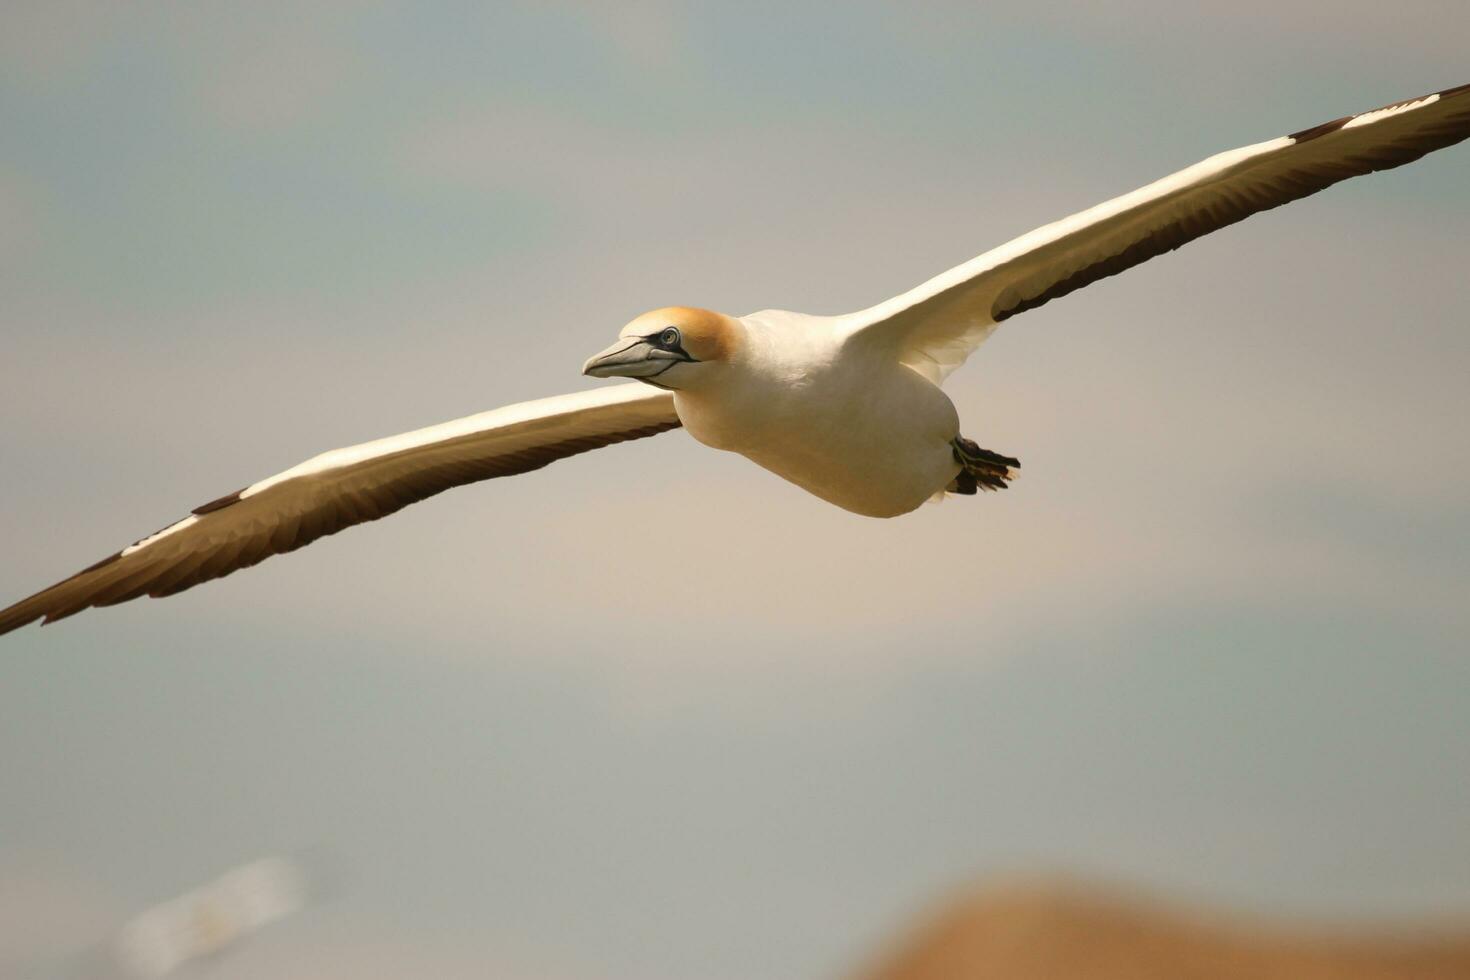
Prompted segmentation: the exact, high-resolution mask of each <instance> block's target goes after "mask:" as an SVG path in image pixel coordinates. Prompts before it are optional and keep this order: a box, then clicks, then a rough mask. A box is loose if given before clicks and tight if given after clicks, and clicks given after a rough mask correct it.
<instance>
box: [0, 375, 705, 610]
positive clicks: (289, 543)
mask: <svg viewBox="0 0 1470 980" xmlns="http://www.w3.org/2000/svg"><path fill="white" fill-rule="evenodd" d="M678 425H679V417H678V415H677V414H676V413H675V411H674V399H673V396H672V395H671V394H669V393H668V392H664V391H657V390H654V389H650V388H648V387H646V386H644V385H639V384H628V385H615V386H611V387H606V388H598V389H595V390H593V391H585V392H578V393H576V394H572V395H562V396H559V397H556V398H544V399H541V400H538V401H532V402H522V403H521V404H518V405H509V406H507V407H505V408H499V409H495V410H494V411H490V412H483V413H481V414H479V415H471V416H468V417H466V418H462V419H457V420H455V421H453V422H445V423H444V424H442V425H436V426H431V427H429V428H427V429H419V430H417V431H415V432H408V433H404V434H403V435H399V436H392V437H389V438H387V439H379V440H376V441H374V442H366V443H363V444H361V445H358V446H350V447H348V448H345V449H336V450H333V451H331V452H328V453H323V454H321V455H320V456H317V457H315V458H313V459H310V460H308V461H306V462H305V463H302V464H301V465H300V466H295V467H293V468H291V469H289V470H286V471H285V472H284V473H278V474H276V475H275V476H273V477H270V478H268V479H265V480H261V481H260V482H258V483H254V484H252V485H250V486H248V487H246V488H245V489H243V490H240V491H237V492H236V493H232V494H229V495H227V496H224V497H221V498H219V499H218V500H214V501H211V502H209V503H207V504H204V505H203V506H200V507H197V508H195V509H194V511H193V513H191V514H190V515H189V516H188V517H185V518H184V519H183V520H181V521H178V522H176V523H174V524H171V525H169V526H168V527H166V528H164V529H163V530H161V531H158V532H157V533H155V534H152V535H149V536H148V537H146V538H143V539H142V540H140V541H138V542H136V543H135V544H132V545H129V546H128V547H126V548H124V549H123V550H122V551H119V552H118V553H117V554H115V555H112V556H110V557H108V558H105V559H103V560H102V561H100V562H98V563H97V564H95V565H92V566H91V567H89V568H86V569H84V570H82V571H80V572H78V573H77V574H75V575H73V576H72V577H71V578H68V579H66V580H65V581H62V582H59V583H57V584H56V585H53V586H51V587H50V588H49V589H45V590H44V591H41V592H38V593H36V594H35V595H33V596H31V597H30V598H28V599H24V600H22V601H20V602H18V603H16V604H15V605H13V606H11V607H10V608H8V609H5V610H0V633H6V632H9V631H10V630H13V629H16V628H17V627H20V626H24V625H25V624H27V623H30V622H32V621H34V620H36V619H44V621H45V622H48V623H49V622H52V621H54V620H57V619H61V618H63V617H66V616H70V615H72V614H74V613H78V612H81V611H82V610H83V609H86V608H88V607H89V606H110V605H113V604H115V603H119V602H125V601H127V600H128V599H135V598H137V597H138V596H142V595H150V596H166V595H173V594H174V593H175V592H182V591H183V590H185V589H187V588H190V587H191V586H194V585H198V584H199V583H200V582H206V581H208V580H210V579H214V578H220V577H221V576H224V575H228V574H230V573H231V572H233V571H235V570H236V569H240V568H246V567H248V566H250V565H254V564H256V563H257V562H259V561H262V560H264V559H266V558H269V557H270V556H271V555H275V554H280V553H282V552H286V551H294V550H296V549H297V548H300V547H301V546H303V545H306V544H310V543H311V542H312V541H315V540H316V539H317V538H320V537H322V536H324V535H327V534H335V533H336V532H337V531H340V530H342V529H343V528H345V527H350V526H352V525H353V524H361V523H363V522H365V521H372V520H377V519H378V518H380V517H385V516H387V515H388V514H391V513H393V512H394V511H396V510H399V509H400V508H402V507H406V506H408V505H409V504H411V503H415V502H417V501H420V500H424V499H425V498H427V497H432V496H434V495H435V494H437V493H441V492H443V491H445V490H448V489H449V488H451V487H457V486H460V485H462V484H466V483H474V482H476V481H479V480H489V479H492V478H494V477H497V476H511V475H512V474H516V473H525V472H528V471H530V470H535V469H540V468H541V467H543V466H546V465H547V464H548V463H551V462H554V461H555V460H558V459H563V458H565V457H567V456H575V455H577V454H578V453H584V452H587V451H588V450H591V449H598V448H600V447H602V446H608V445H611V444H613V443H616V442H624V441H626V440H629V439H641V438H643V437H645V436H651V435H654V434H655V433H659V432H664V431H666V430H668V429H673V428H677V427H678Z"/></svg>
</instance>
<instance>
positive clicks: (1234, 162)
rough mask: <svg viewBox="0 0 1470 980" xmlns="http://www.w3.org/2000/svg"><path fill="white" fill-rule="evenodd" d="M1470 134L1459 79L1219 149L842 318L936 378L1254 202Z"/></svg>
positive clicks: (1399, 161) (853, 335)
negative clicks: (999, 334) (1050, 308)
mask: <svg viewBox="0 0 1470 980" xmlns="http://www.w3.org/2000/svg"><path fill="white" fill-rule="evenodd" d="M1466 138H1470V85H1461V86H1459V87H1458V88H1452V89H1446V90H1445V91H1443V92H1436V93H1434V94H1432V95H1427V96H1425V97H1423V98H1420V99H1411V100H1409V101H1407V102H1399V103H1395V104H1394V105H1390V106H1384V107H1383V108H1382V109H1375V110H1373V111H1371V112H1364V113H1360V114H1358V115H1356V116H1347V117H1344V118H1342V119H1336V120H1333V121H1332V122H1329V123H1323V124H1322V125H1320V126H1313V127H1312V128H1311V129H1305V130H1302V131H1301V132H1299V133H1293V134H1292V135H1290V136H1283V137H1281V138H1279V139H1274V140H1269V141H1267V142H1265V143H1257V144H1256V145H1254V146H1247V147H1242V148H1241V149H1238V150H1231V151H1229V152H1226V153H1220V154H1217V155H1215V156H1212V157H1210V158H1209V159H1208V160H1205V161H1203V162H1201V163H1197V164H1195V165H1194V166H1192V167H1189V168H1187V169H1185V170H1181V171H1179V172H1178V173H1176V174H1173V175H1171V176H1168V177H1165V178H1164V179H1162V180H1159V181H1155V182H1154V183H1152V184H1149V185H1148V186H1147V187H1143V188H1140V189H1138V190H1136V191H1134V192H1133V193H1131V194H1125V195H1123V196H1122V197H1117V198H1114V199H1113V200H1111V201H1107V202H1105V203H1103V204H1099V205H1098V206H1097V207H1094V208H1091V209H1089V210H1087V211H1082V212H1080V213H1078V214H1074V215H1072V216H1071V217H1070V218H1064V219H1062V220H1061V221H1057V222H1054V223H1053V224H1049V225H1045V226H1043V227H1041V228H1038V229H1036V230H1035V231H1033V232H1031V233H1029V234H1026V235H1022V236H1021V237H1020V238H1017V239H1015V240H1013V241H1011V242H1008V243H1006V244H1005V245H1002V246H1001V247H999V248H997V249H994V250H992V251H990V252H986V253H985V254H984V255H981V256H980V257H979V258H976V259H972V260H971V261H969V262H966V263H965V264H964V265H960V266H956V267H955V268H953V269H950V270H949V271H948V272H945V273H943V274H941V275H939V276H936V277H935V278H933V279H931V280H929V281H928V282H926V283H924V284H923V285H921V286H918V287H916V288H914V289H911V290H909V291H908V292H906V293H904V294H902V295H900V296H896V297H894V298H893V299H891V300H888V301H887V302H885V303H881V304H879V305H878V306H875V307H872V308H871V309H868V310H864V311H862V312H861V313H854V314H851V315H850V316H847V317H843V318H842V320H843V321H844V324H843V326H844V330H845V332H846V333H847V334H848V336H849V338H850V339H851V340H853V341H856V342H859V343H874V344H879V345H883V346H885V347H886V348H888V349H891V350H893V351H895V352H896V353H897V355H898V359H899V360H900V361H902V362H903V363H905V364H908V365H909V366H910V367H912V368H914V369H915V370H916V371H918V372H919V373H920V374H923V375H924V376H925V377H928V378H929V379H930V380H932V381H934V382H935V383H938V382H940V381H942V380H943V379H944V377H945V375H947V374H948V373H949V372H950V371H952V370H954V369H955V368H956V367H958V366H959V365H960V364H962V363H963V362H964V360H965V358H966V357H967V356H969V354H970V352H971V351H973V350H974V349H975V348H976V347H978V346H979V345H980V343H981V342H982V341H983V340H984V339H985V338H986V337H987V336H989V334H990V332H991V331H992V330H994V329H995V325H996V324H997V323H999V322H1000V321H1002V320H1005V319H1006V318H1008V317H1011V316H1015V315H1016V314H1017V313H1021V312H1023V311H1025V310H1030V309H1034V308H1036V307H1038V306H1040V305H1041V304H1043V303H1045V302H1047V301H1049V300H1053V299H1056V298H1057V297H1058V296H1065V295H1067V294H1068V293H1070V292H1072V291H1073V290H1074V289H1080V288H1081V287H1083V286H1086V285H1087V284H1088V283H1091V282H1095V281H1097V280H1098V279H1101V278H1103V277H1105V276H1112V275H1116V274H1118V273H1119V272H1122V271H1123V270H1124V269H1129V268H1131V267H1133V266H1135V265H1138V264H1139V263H1140V262H1145V261H1147V260H1148V259H1151V258H1153V257H1154V256H1156V255H1161V254H1163V253H1164V252H1168V251H1172V250H1173V249H1176V248H1178V247H1179V246H1181V245H1183V244H1184V243H1185V242H1189V241H1193V240H1194V239H1196V238H1199V237H1200V236H1201V235H1207V234H1209V233H1210V232H1212V231H1215V230H1217V229H1219V228H1223V227H1225V226H1226V225H1229V224H1234V223H1235V222H1237V221H1240V220H1241V219H1243V218H1247V217H1249V216H1250V215H1252V214H1255V213H1256V212H1257V211H1265V210H1268V209H1270V208H1274V207H1279V206H1281V205H1283V204H1286V203H1288V202H1289V201H1295V200H1297V199H1298V198H1302V197H1306V196H1307V195H1308V194H1315V193H1316V192H1317V191H1320V190H1322V189H1323V188H1325V187H1329V186H1331V185H1332V184H1335V183H1337V182H1338V181H1340V180H1346V179H1347V178H1349V177H1356V176H1358V175H1360V174H1366V173H1371V172H1373V171H1375V170H1388V169H1390V168H1392V167H1398V166H1402V165H1403V164H1405V163H1409V162H1411V161H1413V160H1417V159H1419V158H1420V157H1422V156H1423V155H1424V154H1426V153H1429V152H1430V151H1432V150H1438V149H1441V148H1442V147H1446V146H1450V145H1452V144H1455V143H1458V142H1460V141H1461V140H1464V139H1466Z"/></svg>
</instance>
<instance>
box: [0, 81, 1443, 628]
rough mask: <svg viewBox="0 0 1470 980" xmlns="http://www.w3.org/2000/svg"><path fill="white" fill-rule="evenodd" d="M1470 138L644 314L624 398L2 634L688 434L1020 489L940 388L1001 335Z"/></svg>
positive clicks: (393, 442) (785, 468)
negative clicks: (749, 307)
mask: <svg viewBox="0 0 1470 980" xmlns="http://www.w3.org/2000/svg"><path fill="white" fill-rule="evenodd" d="M1467 137H1470V85H1461V86H1459V87H1457V88H1452V89H1446V90H1445V91H1442V92H1436V93H1434V94H1432V95H1427V96H1425V97H1423V98H1419V99H1411V100H1409V101H1406V102H1396V103H1394V104H1393V105H1389V106H1384V107H1383V108H1381V109H1375V110H1373V111H1371V112H1365V113H1361V114H1359V115H1356V116H1347V117H1344V118H1342V119H1336V120H1333V121H1332V122H1328V123H1323V124H1322V125H1320V126H1313V127H1311V128H1310V129H1304V130H1302V131H1300V132H1297V133H1293V134H1291V135H1290V136H1282V137H1280V138H1279V139H1274V140H1268V141H1267V142H1264V143H1257V144H1255V145H1254V146H1247V147H1242V148H1241V149H1238V150H1231V151H1229V152H1226V153H1220V154H1217V155H1215V156H1212V157H1210V158H1209V159H1207V160H1205V161H1203V162H1201V163H1198V164H1195V165H1194V166H1192V167H1189V168H1187V169H1185V170H1181V171H1179V172H1178V173H1176V174H1173V175H1171V176H1169V177H1165V178H1164V179H1162V180H1158V181H1155V182H1154V183H1152V184H1149V185H1148V186H1146V187H1143V188H1140V189H1139V190H1136V191H1134V192H1132V193H1131V194H1125V195H1123V196H1122V197H1118V198H1114V199H1113V200H1111V201H1107V202H1105V203H1103V204H1099V205H1098V206H1096V207H1094V208H1091V209H1089V210H1086V211H1083V212H1081V213H1079V214H1074V215H1072V216H1071V217H1069V218H1064V219H1063V220H1061V221H1058V222H1055V223H1053V224H1049V225H1045V226H1044V227H1041V228H1038V229H1036V230H1035V231H1033V232H1031V233H1029V234H1026V235H1022V236H1021V237H1020V238H1017V239H1015V240H1014V241H1011V242H1008V243H1007V244H1005V245H1002V246H1000V247H999V248H997V249H994V250H992V251H990V252H986V253H985V254H984V255H981V256H980V257H978V258H976V259H972V260H971V261H969V262H966V263H965V264H963V265H960V266H957V267H955V268H953V269H951V270H949V271H948V272H945V273H943V274H941V275H939V276H936V277H935V278H933V279H931V280H929V281H928V282H926V283H924V284H922V285H920V286H918V287H916V288H914V289H911V290H909V291H908V292H906V293H903V294H902V295H899V296H895V297H894V298H893V299H890V300H887V301H885V302H883V303H879V304H878V305H877V306H874V307H871V308H869V309H866V310H863V311H861V312H858V313H852V314H847V315H844V316H808V315H806V314H801V313H790V312H786V311H781V310H763V311H761V312H759V313H752V314H750V315H748V316H743V317H732V316H726V315H724V314H721V313H715V312H712V311H710V310H703V309H696V308H690V307H679V306H674V307H665V308H663V309H659V310H654V311H652V312H650V313H645V314H643V315H642V316H640V317H638V318H637V319H635V320H633V321H632V322H631V323H629V324H628V325H627V326H626V327H624V328H623V330H622V331H621V333H620V334H619V337H618V340H617V342H616V343H615V344H613V345H612V346H611V347H609V348H608V349H607V350H605V351H603V352H602V353H600V354H598V355H596V356H594V357H593V358H591V359H590V360H588V361H587V363H586V364H585V365H584V367H583V369H582V371H583V373H584V374H587V375H591V376H593V377H598V378H607V377H623V378H636V379H637V380H638V381H640V382H642V384H630V385H619V386H613V387H607V388H601V389H595V390H591V391H583V392H578V393H576V394H570V395H561V396H559V397H556V398H546V399H542V400H539V401H531V402H524V403H521V404H518V405H511V406H508V407H506V408H498V409H495V410H493V411H490V412H484V413H482V414H479V415H471V416H469V417H468V418H463V419H458V420H456V421H453V422H446V423H444V424H442V425H436V426H432V427H430V428H427V429H419V430H417V431H415V432H409V433H405V434H403V435H398V436H392V437H390V438H387V439H379V440H377V441H375V442H368V443H363V444H362V445H359V446H350V447H348V448H345V449H335V450H332V451H331V452H328V453H323V454H322V455H320V456H317V457H315V458H313V459H309V460H307V461H306V462H304V463H302V464H301V465H299V466H295V467H292V468H291V469H289V470H286V471H285V472H283V473H278V474H276V475H275V476H272V477H268V478H267V479H264V480H261V481H259V482H257V483H252V484H251V485H250V486H248V487H245V488H244V489H243V490H239V491H236V492H235V493H232V494H229V495H227V496H224V497H221V498H219V499H218V500H214V501H211V502H210V503H207V504H204V505H203V506H200V507H196V508H195V509H194V511H193V512H192V513H191V514H189V515H188V516H187V517H185V518H184V519H183V520H181V521H178V522H176V523H174V524H170V525H169V526H168V527H165V528H164V529H162V530H161V531H158V532H156V533H154V534H151V535H149V536H148V537H145V538H143V539H142V540H140V541H137V542H136V543H134V544H131V545H129V546H128V547H126V548H124V549H122V550H121V551H119V552H118V553H117V554H115V555H112V556H111V557H109V558H105V559H103V560H102V561H100V562H97V563H96V564H95V565H92V566H91V567H89V568H86V569H84V570H82V571H80V572H78V573H77V574H75V575H73V576H72V577H71V578H68V579H66V580H64V581H62V582H59V583H57V584H56V585H53V586H51V587H50V588H48V589H45V590H43V591H41V592H38V593H36V594H35V595H33V596H31V597H30V598H28V599H24V600H22V601H20V602H18V603H16V604H15V605H13V606H11V607H10V608H8V609H5V610H3V611H0V633H5V632H8V631H10V630H13V629H16V628H17V627H19V626H24V625H25V624H27V623H30V622H32V621H34V620H36V619H43V620H44V621H45V622H48V623H49V622H52V621H53V620H57V619H62V618H63V617H66V616H70V615H72V614H74V613H77V612H80V611H81V610H83V609H86V608H88V607H90V606H108V605H112V604H114V603H118V602H125V601H127V600H128V599H134V598H137V597H138V596H142V595H149V596H166V595H173V594H174V593H175V592H182V591H183V590H184V589H187V588H190V587H191V586H194V585H198V584H199V583H200V582H205V581H208V580H209V579H214V578H219V577H221V576H224V575H228V574H229V573H231V572H233V571H235V570H236V569H239V568H245V567H247V566H249V565H254V564H255V563H256V562H259V561H261V560H263V559H265V558H268V557H269V556H271V555H274V554H278V553H280V552H285V551H294V550H295V549H297V548H300V547H301V546H302V545H305V544H309V543H310V542H312V541H315V540H316V539H317V538H319V537H322V536H323V535H327V534H333V533H335V532H337V531H340V530H341V529H343V528H344V527H349V526H351V525H353V524H360V523H362V522H364V521H371V520H376V519H377V518H379V517H383V516H386V515H388V514H391V513H393V512H394V511H396V510H398V509H399V508H401V507H405V506H407V505H408V504H411V503H414V502H416V501H419V500H423V499H425V498H426V497H431V496H433V495H434V494H437V493H440V492H442V491H444V490H448V489H449V488H450V487H456V486H460V485H461V484H465V483H474V482H476V481H478V480H488V479H490V478H492V477H498V476H510V475H512V474H515V473H525V472H528V471H530V470H535V469H539V468H541V467H543V466H546V465H547V464H549V463H551V462H553V461H555V460H558V459H562V458H564V457H566V456H574V455H576V454H578V453H584V452H587V451H588V450H591V449H598V448H601V447H602V446H608V445H611V444H613V443H617V442H624V441H627V440H629V439H641V438H643V437H645V436H651V435H655V434H657V433H659V432H665V431H667V430H669V429H674V428H678V427H679V426H681V425H682V426H683V427H684V428H686V429H688V430H689V432H690V434H691V435H693V436H694V438H696V439H697V440H699V441H700V442H702V443H704V444H705V445H708V446H713V447H714V448H716V449H727V450H731V451H733V452H737V453H740V454H741V455H743V456H746V457H748V458H749V459H751V460H752V461H754V462H755V463H757V464H759V465H761V466H763V467H765V468H766V469H768V470H771V471H773V472H775V473H776V474H778V475H779V476H782V477H784V478H785V479H787V480H789V481H790V482H792V483H795V484H796V485H797V486H800V487H802V488H803V489H805V490H808V491H810V492H811V493H813V494H815V495H817V496H818V497H821V498H822V499H824V500H827V501H830V502H831V503H833V504H836V505H837V506H839V507H842V508H844V509H846V510H849V511H853V512H855V513H858V514H864V515H868V516H871V517H894V516H896V515H899V514H904V513H907V512H909V511H911V510H914V509H915V508H917V507H918V506H919V505H920V504H922V503H924V501H926V500H929V499H931V498H934V497H936V496H942V495H943V494H945V493H959V494H973V493H975V492H976V490H978V489H986V490H991V489H995V490H998V489H1001V488H1003V487H1005V486H1006V484H1007V483H1008V482H1009V481H1010V480H1011V479H1012V478H1013V476H1014V474H1015V471H1016V469H1017V468H1018V467H1019V466H1020V464H1019V462H1017V460H1015V459H1013V458H1011V457H1009V456H1006V455H1003V454H1001V453H997V452H992V451H990V450H986V449H981V448H980V447H979V446H978V445H976V444H975V443H974V442H972V441H970V440H969V439H966V438H964V437H962V436H961V435H960V425H959V418H958V416H957V414H956V412H955V408H954V406H953V404H951V402H950V400H949V398H948V397H947V396H946V395H945V394H944V393H943V392H942V391H941V390H940V385H941V384H942V383H943V381H944V379H945V377H946V376H947V375H948V374H949V373H950V372H951V371H953V370H954V369H955V368H957V367H959V365H960V364H961V363H963V362H964V360H965V358H966V357H968V356H969V354H970V352H971V351H973V350H974V349H975V348H976V347H978V346H979V345H980V343H981V342H982V341H983V340H984V339H985V338H986V337H987V336H989V335H990V333H991V331H993V330H994V329H995V328H996V325H997V324H999V323H1001V322H1002V321H1004V320H1008V319H1009V318H1011V317H1013V316H1015V315H1016V314H1017V313H1023V312H1025V311H1026V310H1030V309H1035V308H1036V307H1038V306H1040V305H1042V304H1043V303H1046V302H1049V301H1050V300H1053V299H1056V298H1057V297H1059V296H1065V295H1066V294H1067V293H1070V292H1072V291H1073V290H1075V289H1080V288H1081V287H1083V286H1086V285H1087V284H1088V283H1091V282H1095V281H1096V280H1098V279H1101V278H1103V277H1105V276H1111V275H1116V274H1117V273H1119V272H1122V271H1123V270H1124V269H1128V268H1131V267H1132V266H1135V265H1138V264H1139V263H1140V262H1144V261H1146V260H1148V259H1150V258H1153V257H1154V256H1156V255H1160V254H1162V253H1164V252H1168V251H1171V250H1173V249H1176V248H1178V247H1179V246H1181V245H1183V244H1184V243H1185V242H1188V241H1191V240H1193V239H1195V238H1198V237H1200V236H1201V235H1205V234H1208V233H1209V232H1212V231H1215V230H1216V229H1218V228H1223V227H1224V226H1226V225H1229V224H1233V223H1235V222H1237V221H1240V220H1241V219H1243V218H1245V217H1247V216H1249V215H1252V214H1254V213H1256V212H1257V211H1265V210H1268V209H1270V208H1274V207H1279V206H1280V205H1282V204H1285V203H1287V202H1288V201H1294V200H1296V199H1298V198H1301V197H1306V196H1307V195H1308V194H1314V193H1316V192H1317V191H1320V190H1322V189H1323V188H1325V187H1327V186H1329V185H1331V184H1335V183H1337V182H1338V181H1340V180H1346V179H1347V178H1349V177H1356V176H1358V175H1360V174H1366V173H1371V172H1372V171H1375V170H1388V169H1390V168H1393V167H1397V166H1400V165H1402V164H1405V163H1409V162H1410V161H1413V160H1417V159H1418V158H1419V157H1421V156H1423V155H1424V154H1426V153H1429V152H1431V151H1433V150H1438V149H1441V148H1443V147H1446V146H1450V145H1452V144H1455V143H1458V142H1460V141H1461V140H1464V139H1466V138H1467Z"/></svg>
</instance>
